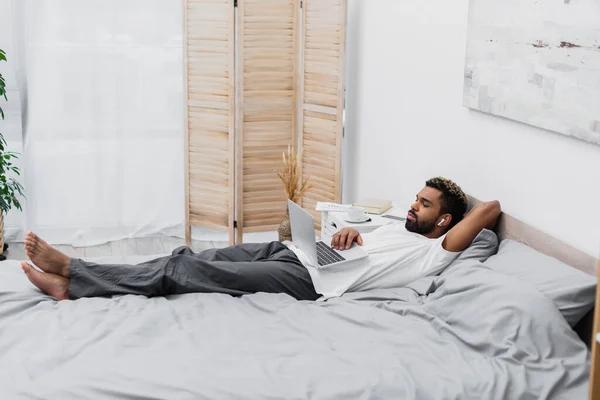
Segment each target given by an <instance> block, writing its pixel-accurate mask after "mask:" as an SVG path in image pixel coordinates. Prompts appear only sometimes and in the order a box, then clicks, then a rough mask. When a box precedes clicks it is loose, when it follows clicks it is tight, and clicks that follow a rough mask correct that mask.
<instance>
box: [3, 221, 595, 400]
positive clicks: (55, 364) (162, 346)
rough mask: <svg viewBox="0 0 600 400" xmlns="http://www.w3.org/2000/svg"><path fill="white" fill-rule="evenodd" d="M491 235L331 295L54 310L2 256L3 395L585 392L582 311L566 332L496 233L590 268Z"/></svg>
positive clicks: (535, 243)
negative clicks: (505, 260)
mask: <svg viewBox="0 0 600 400" xmlns="http://www.w3.org/2000/svg"><path fill="white" fill-rule="evenodd" d="M496 233H497V235H494V234H493V233H491V232H489V231H485V232H483V233H482V235H480V236H479V237H478V239H477V240H476V243H474V245H473V246H471V248H470V249H469V251H468V252H465V253H464V254H463V255H461V257H460V258H459V259H458V260H457V261H456V262H455V263H453V264H452V265H451V266H450V267H449V268H448V269H447V270H446V271H444V272H443V273H442V274H440V275H439V276H434V277H428V278H424V279H420V280H418V281H416V282H414V283H412V284H411V285H409V286H407V287H404V288H398V289H394V290H379V291H372V292H364V293H352V294H346V295H344V296H343V297H341V298H337V299H331V300H329V301H326V302H299V301H296V300H294V299H292V298H291V297H289V296H286V295H272V294H264V293H259V294H255V295H250V296H244V297H241V298H233V297H229V296H226V295H220V294H188V295H182V296H171V297H168V298H152V299H148V298H144V297H140V296H117V297H114V298H95V299H82V300H78V301H75V302H73V301H65V302H56V301H54V300H53V299H51V298H49V297H47V296H45V295H43V294H42V293H41V292H39V291H38V290H37V289H35V288H34V287H33V286H31V285H30V284H29V283H28V281H27V280H26V278H25V276H24V274H23V273H22V272H21V271H20V268H19V265H18V263H17V262H14V261H6V262H4V263H2V265H1V268H0V398H2V399H61V400H62V399H331V400H333V399H336V400H337V399H437V400H442V399H478V400H479V399H539V398H549V399H550V398H551V399H582V398H585V397H586V396H587V389H588V379H589V363H590V352H589V350H588V347H587V346H586V344H585V343H584V340H582V338H584V339H586V338H587V339H589V335H590V334H591V330H590V329H591V328H590V327H588V328H586V327H585V326H584V325H585V323H586V318H585V317H582V318H581V319H580V320H579V321H577V324H571V322H568V321H567V319H565V316H564V315H563V314H562V311H561V310H560V309H559V307H557V305H556V304H555V303H554V302H553V301H552V300H551V299H549V298H548V297H547V296H545V295H544V294H543V293H541V292H540V290H538V289H537V288H536V287H534V286H533V285H531V284H529V283H528V282H525V281H523V280H521V279H518V278H516V277H514V276H511V275H509V274H504V273H501V272H498V270H497V269H495V267H493V265H492V264H489V265H488V264H486V263H488V262H489V261H490V260H491V259H492V258H493V257H494V256H493V255H492V254H493V253H494V252H497V246H498V239H500V240H503V239H518V240H519V241H520V242H525V243H527V244H529V246H530V248H532V249H533V248H535V249H537V251H540V252H544V253H550V254H551V255H552V256H553V257H554V258H556V259H559V260H561V261H562V262H567V263H568V264H569V265H570V266H572V267H573V268H571V267H570V268H571V269H573V270H575V268H578V269H582V270H585V271H586V273H587V274H588V275H586V278H587V277H591V276H592V275H591V274H593V273H594V272H595V269H594V264H595V263H594V260H593V259H592V258H591V257H588V256H586V255H585V254H583V253H580V252H578V251H576V250H574V249H572V248H570V247H568V246H566V245H563V244H562V243H560V242H558V241H555V240H554V239H551V238H549V237H547V236H546V235H543V234H541V233H540V232H536V231H535V230H533V229H531V228H530V227H527V226H526V225H524V224H522V223H520V222H519V221H517V220H515V219H514V218H511V217H510V216H503V217H502V218H501V221H500V223H499V225H498V228H497V232H496ZM494 246H496V248H495V249H494ZM491 248H492V250H490V249H491ZM498 254H499V252H498ZM143 259H144V258H143V257H128V258H127V259H123V260H115V258H111V259H97V260H95V261H107V262H108V261H110V262H115V261H126V262H129V263H136V262H141V261H142V260H143ZM588 301H589V299H588ZM578 311H579V312H580V313H581V312H583V311H582V310H578ZM588 311H589V310H588ZM585 314H586V315H590V312H587V311H586V313H585ZM587 323H589V321H587ZM572 325H573V326H572ZM574 327H575V329H573V328H574ZM582 329H583V330H585V329H588V330H587V332H583V331H582ZM576 330H580V333H579V335H578V333H576Z"/></svg>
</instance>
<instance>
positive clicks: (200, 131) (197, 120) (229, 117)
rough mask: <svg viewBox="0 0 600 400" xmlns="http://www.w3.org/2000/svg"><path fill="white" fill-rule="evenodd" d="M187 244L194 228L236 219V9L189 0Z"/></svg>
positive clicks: (217, 1) (227, 226)
mask: <svg viewBox="0 0 600 400" xmlns="http://www.w3.org/2000/svg"><path fill="white" fill-rule="evenodd" d="M184 5H185V9H184V16H185V19H184V42H185V45H184V61H185V62H184V66H185V79H186V85H187V86H186V87H185V96H186V121H185V123H186V124H185V130H186V131H185V144H186V151H185V157H186V160H185V161H186V162H185V166H186V174H185V184H186V185H185V187H186V216H187V219H186V242H188V243H189V241H190V234H191V231H190V226H191V225H194V226H200V227H204V228H209V229H216V230H226V231H229V237H230V238H233V235H234V221H235V163H234V161H235V160H234V157H235V136H234V132H235V91H234V88H235V37H234V36H235V26H234V21H235V8H234V2H233V0H186V1H185V3H184Z"/></svg>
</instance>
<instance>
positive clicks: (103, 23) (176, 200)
mask: <svg viewBox="0 0 600 400" xmlns="http://www.w3.org/2000/svg"><path fill="white" fill-rule="evenodd" d="M12 7H13V12H14V14H13V15H14V19H15V23H14V24H13V25H14V26H15V32H16V34H15V36H16V41H15V42H16V44H17V46H16V47H17V48H18V49H19V53H20V54H19V57H18V58H19V60H20V63H19V74H18V77H17V78H18V80H19V84H20V87H21V93H22V119H23V138H24V140H23V143H24V146H23V153H24V156H23V158H24V159H23V164H24V165H23V167H24V170H25V180H24V184H25V190H26V195H27V201H26V225H27V228H28V229H30V230H34V231H36V232H39V233H40V234H41V235H42V236H43V237H45V238H46V239H47V240H48V241H50V242H52V243H68V244H74V245H77V246H80V245H93V244H98V243H103V242H106V241H109V240H118V239H122V238H126V237H133V236H146V235H154V234H168V235H178V236H181V235H182V234H183V223H184V218H185V215H184V204H185V203H184V159H183V157H184V145H183V123H184V122H183V94H182V93H183V92H182V90H183V89H182V88H183V59H182V54H183V44H182V2H181V1H179V0H13V1H12Z"/></svg>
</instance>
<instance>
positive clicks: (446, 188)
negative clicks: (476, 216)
mask: <svg viewBox="0 0 600 400" xmlns="http://www.w3.org/2000/svg"><path fill="white" fill-rule="evenodd" d="M425 185H426V186H428V187H430V188H434V189H437V190H439V191H440V192H442V195H441V196H440V201H441V203H442V209H441V213H442V214H450V215H452V221H451V223H450V228H452V227H453V226H454V225H456V224H458V223H459V222H460V221H461V220H462V219H463V217H464V216H465V213H466V212H467V206H468V204H467V195H466V194H465V192H463V191H462V189H461V188H460V186H458V185H457V184H456V183H454V182H452V181H451V180H450V179H446V178H443V177H441V176H438V177H436V178H431V179H430V180H428V181H427V182H425Z"/></svg>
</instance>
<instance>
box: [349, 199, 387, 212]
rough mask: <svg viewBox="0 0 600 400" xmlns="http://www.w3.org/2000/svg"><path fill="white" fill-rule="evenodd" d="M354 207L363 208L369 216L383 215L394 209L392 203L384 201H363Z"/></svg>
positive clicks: (354, 204)
mask: <svg viewBox="0 0 600 400" xmlns="http://www.w3.org/2000/svg"><path fill="white" fill-rule="evenodd" d="M352 205H353V206H356V207H362V208H363V209H364V210H365V212H367V213H369V214H377V215H381V214H383V213H384V212H386V211H387V210H389V209H390V208H392V201H391V200H382V199H362V200H361V201H357V202H356V203H353V204H352Z"/></svg>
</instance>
